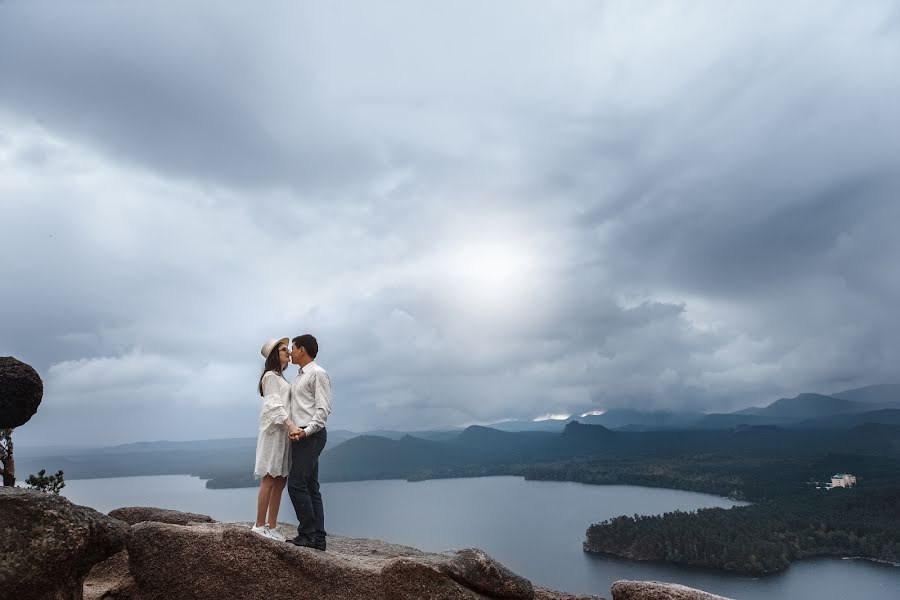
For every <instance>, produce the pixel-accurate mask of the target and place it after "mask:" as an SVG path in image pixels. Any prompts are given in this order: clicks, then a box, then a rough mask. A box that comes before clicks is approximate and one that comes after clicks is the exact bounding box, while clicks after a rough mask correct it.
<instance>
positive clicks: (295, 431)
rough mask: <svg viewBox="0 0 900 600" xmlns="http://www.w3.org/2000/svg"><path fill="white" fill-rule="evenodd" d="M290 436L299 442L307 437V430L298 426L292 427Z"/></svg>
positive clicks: (289, 432)
mask: <svg viewBox="0 0 900 600" xmlns="http://www.w3.org/2000/svg"><path fill="white" fill-rule="evenodd" d="M288 437H289V438H291V441H292V442H297V441H300V440H301V439H303V438H305V437H306V432H305V431H303V430H302V429H300V428H299V427H297V426H294V427H290V428H289V429H288Z"/></svg>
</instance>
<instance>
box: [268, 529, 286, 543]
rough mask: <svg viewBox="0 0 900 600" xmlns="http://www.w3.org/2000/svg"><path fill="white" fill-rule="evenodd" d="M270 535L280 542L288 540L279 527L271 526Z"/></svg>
mask: <svg viewBox="0 0 900 600" xmlns="http://www.w3.org/2000/svg"><path fill="white" fill-rule="evenodd" d="M269 537H270V538H272V539H273V540H277V541H279V542H286V541H287V538H286V537H284V534H283V533H281V532H280V531H278V530H277V529H272V528H269Z"/></svg>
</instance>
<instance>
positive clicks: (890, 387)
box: [831, 383, 900, 408]
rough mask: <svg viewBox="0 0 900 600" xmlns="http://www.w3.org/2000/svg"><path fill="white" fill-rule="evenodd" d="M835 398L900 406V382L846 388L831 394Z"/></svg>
mask: <svg viewBox="0 0 900 600" xmlns="http://www.w3.org/2000/svg"><path fill="white" fill-rule="evenodd" d="M831 396H832V397H833V398H841V399H843V400H853V401H854V402H870V403H872V404H896V405H897V408H900V384H896V383H884V384H879V385H868V386H866V387H861V388H855V389H852V390H845V391H843V392H838V393H837V394H831Z"/></svg>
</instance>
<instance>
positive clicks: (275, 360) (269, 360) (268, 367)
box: [257, 344, 284, 396]
mask: <svg viewBox="0 0 900 600" xmlns="http://www.w3.org/2000/svg"><path fill="white" fill-rule="evenodd" d="M281 346H282V344H275V347H274V348H272V351H271V352H269V355H268V356H267V357H266V364H265V366H263V372H262V375H260V376H259V385H258V386H257V388H258V389H259V395H260V396H264V395H265V394H263V384H262V380H263V377H265V376H266V373H268V372H269V371H275V373H276V374H277V375H281V376H282V377H284V375H282V372H281V357H280V356H278V351H279V350H280V349H281Z"/></svg>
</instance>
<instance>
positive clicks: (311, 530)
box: [253, 334, 331, 550]
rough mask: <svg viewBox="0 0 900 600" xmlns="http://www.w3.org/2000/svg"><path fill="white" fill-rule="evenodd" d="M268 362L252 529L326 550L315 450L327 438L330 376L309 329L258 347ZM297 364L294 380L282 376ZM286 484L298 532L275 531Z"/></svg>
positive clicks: (262, 385)
mask: <svg viewBox="0 0 900 600" xmlns="http://www.w3.org/2000/svg"><path fill="white" fill-rule="evenodd" d="M260 352H261V353H262V355H263V356H264V357H265V359H266V362H265V366H264V367H263V373H262V376H261V377H260V378H259V385H258V391H259V394H260V396H262V397H263V407H262V412H261V413H260V423H259V439H258V440H257V443H256V467H255V468H254V470H253V475H254V476H255V477H256V478H257V479H261V480H262V481H261V482H260V486H259V497H258V500H257V505H256V525H254V526H253V531H254V532H255V533H258V534H259V535H262V536H265V537H268V538H272V539H275V540H278V541H281V542H284V541H289V542H290V543H292V544H294V545H296V546H305V547H307V548H315V549H316V550H325V513H324V511H323V508H322V494H321V493H320V492H319V455H320V454H321V453H322V449H323V448H325V442H326V440H327V439H328V438H327V433H326V431H325V421H326V420H327V419H328V415H329V414H331V380H330V379H329V378H328V373H327V372H325V369H323V368H322V367H320V366H319V365H318V364H316V355H318V353H319V344H318V342H317V341H316V338H314V337H313V336H311V335H309V334H304V335H300V336H297V337H295V338H294V339H293V340H291V341H290V347H289V346H288V338H282V339H280V340H279V339H271V340H269V341H268V342H266V343H265V344H263V347H262V349H261V350H260ZM290 363H293V364H295V365H297V366H298V367H299V368H300V370H299V372H298V373H297V376H296V377H295V378H294V380H293V382H288V380H287V379H286V378H285V376H284V372H285V369H287V367H288V364H290ZM285 485H287V488H288V495H289V496H290V498H291V504H293V505H294V511H295V512H296V513H297V520H298V521H299V522H300V524H299V525H298V526H297V536H296V537H294V538H292V539H290V540H287V539H286V538H285V537H284V535H283V534H282V533H281V532H280V531H278V508H279V506H280V504H281V493H282V492H283V491H284V487H285Z"/></svg>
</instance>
